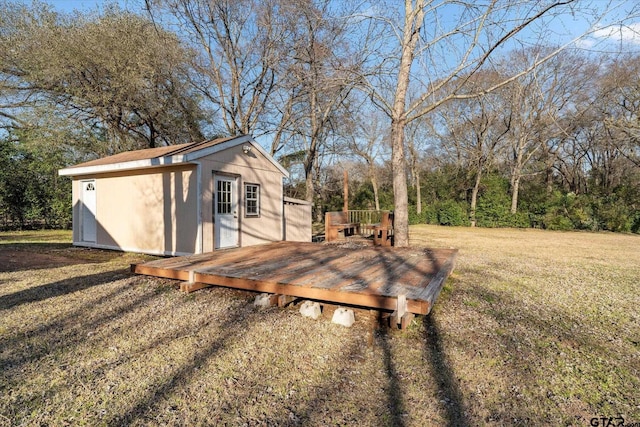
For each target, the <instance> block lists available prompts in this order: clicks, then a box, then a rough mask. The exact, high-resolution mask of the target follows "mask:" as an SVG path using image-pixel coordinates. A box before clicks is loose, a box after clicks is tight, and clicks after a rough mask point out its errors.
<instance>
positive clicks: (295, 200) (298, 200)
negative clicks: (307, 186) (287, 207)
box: [283, 196, 313, 206]
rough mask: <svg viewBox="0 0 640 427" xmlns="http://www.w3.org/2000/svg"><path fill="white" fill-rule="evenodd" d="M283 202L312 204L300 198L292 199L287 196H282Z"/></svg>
mask: <svg viewBox="0 0 640 427" xmlns="http://www.w3.org/2000/svg"><path fill="white" fill-rule="evenodd" d="M283 200H284V202H285V203H290V204H292V205H306V206H312V205H313V202H308V201H306V200H302V199H294V198H293V197H287V196H285V197H284V198H283Z"/></svg>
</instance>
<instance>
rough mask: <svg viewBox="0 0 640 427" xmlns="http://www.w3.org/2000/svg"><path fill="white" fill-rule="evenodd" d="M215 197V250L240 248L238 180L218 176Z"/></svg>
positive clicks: (215, 184)
mask: <svg viewBox="0 0 640 427" xmlns="http://www.w3.org/2000/svg"><path fill="white" fill-rule="evenodd" d="M214 186H215V187H214V188H215V197H214V202H213V203H214V207H213V212H214V215H215V218H214V221H215V227H214V238H215V249H222V248H231V247H236V246H238V233H239V228H238V192H237V183H236V179H235V178H232V177H228V176H221V175H216V177H215V179H214Z"/></svg>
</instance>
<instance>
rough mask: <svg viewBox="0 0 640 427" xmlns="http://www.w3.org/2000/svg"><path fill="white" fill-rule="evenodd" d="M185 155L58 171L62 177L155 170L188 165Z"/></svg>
mask: <svg viewBox="0 0 640 427" xmlns="http://www.w3.org/2000/svg"><path fill="white" fill-rule="evenodd" d="M184 157H185V156H184V155H178V156H169V157H156V158H153V159H145V160H133V161H130V162H121V163H110V164H108V165H96V166H84V167H81V168H74V167H71V168H65V169H60V170H59V171H58V175H60V176H76V175H89V174H94V173H105V172H120V171H127V170H134V169H145V168H154V167H158V166H168V165H176V164H177V165H179V164H183V163H186V162H185V160H184Z"/></svg>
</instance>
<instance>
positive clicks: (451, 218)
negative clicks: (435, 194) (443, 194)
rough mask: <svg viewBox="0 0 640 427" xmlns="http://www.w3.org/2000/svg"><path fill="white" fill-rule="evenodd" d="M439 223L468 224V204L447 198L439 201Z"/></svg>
mask: <svg viewBox="0 0 640 427" xmlns="http://www.w3.org/2000/svg"><path fill="white" fill-rule="evenodd" d="M437 217H438V224H440V225H453V226H459V225H468V223H469V221H468V217H467V210H466V206H465V207H463V206H462V204H461V203H457V202H455V201H453V200H446V201H444V202H440V203H438V207H437Z"/></svg>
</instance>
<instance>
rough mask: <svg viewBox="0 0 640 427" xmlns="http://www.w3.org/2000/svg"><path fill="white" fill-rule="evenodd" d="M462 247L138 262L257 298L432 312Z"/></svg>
mask: <svg viewBox="0 0 640 427" xmlns="http://www.w3.org/2000/svg"><path fill="white" fill-rule="evenodd" d="M456 255H457V249H424V248H393V247H392V248H389V247H385V248H381V247H373V246H363V247H359V248H351V247H344V246H340V245H330V244H318V243H297V242H276V243H270V244H266V245H259V246H250V247H246V248H235V249H227V250H219V251H215V252H209V253H206V254H201V255H191V256H185V257H175V258H166V259H160V260H155V261H150V262H146V263H142V264H134V265H132V266H131V270H132V271H133V272H135V273H139V274H147V275H151V276H157V277H167V278H172V279H179V280H188V279H189V272H190V271H191V272H193V276H194V277H195V280H196V282H200V283H206V284H210V285H218V286H226V287H232V288H238V289H245V290H251V291H257V292H269V293H279V294H283V295H290V296H295V297H301V298H308V299H314V300H320V301H327V302H334V303H340V304H350V305H355V306H364V307H370V308H377V309H385V310H394V309H395V308H396V307H397V299H398V296H399V295H406V297H407V305H408V310H409V311H410V312H412V313H415V314H428V313H429V311H430V310H431V307H432V306H433V304H434V303H435V300H436V298H437V297H438V294H439V293H440V290H441V289H442V286H443V284H444V281H445V280H446V278H447V277H448V276H449V274H450V273H451V271H452V270H453V266H454V262H455V258H456Z"/></svg>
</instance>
